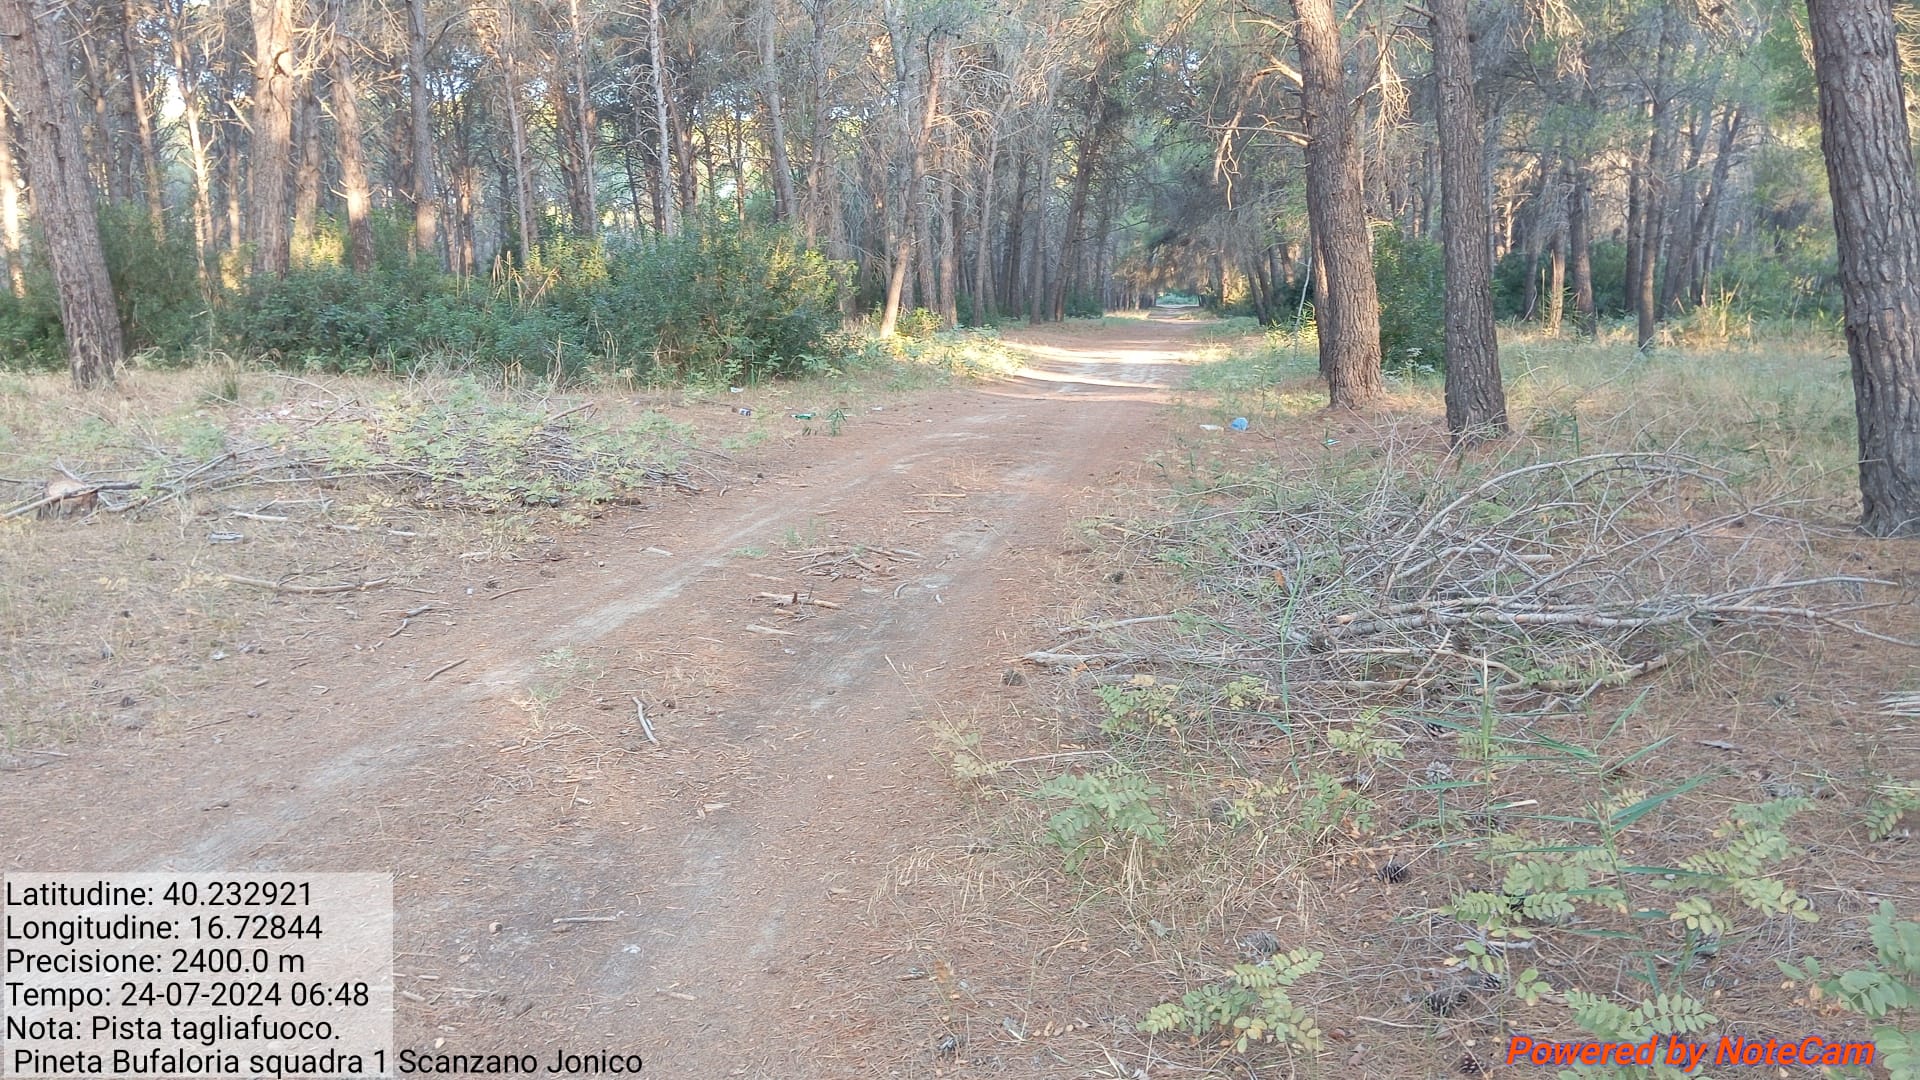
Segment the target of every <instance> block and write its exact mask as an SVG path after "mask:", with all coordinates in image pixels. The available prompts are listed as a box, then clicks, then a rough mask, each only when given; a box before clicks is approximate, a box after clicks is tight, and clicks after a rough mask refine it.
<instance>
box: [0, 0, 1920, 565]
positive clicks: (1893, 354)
mask: <svg viewBox="0 0 1920 1080" xmlns="http://www.w3.org/2000/svg"><path fill="white" fill-rule="evenodd" d="M15 2H17V0H15ZM1807 14H1808V23H1809V26H1810V29H1811V31H1812V36H1813V66H1814V77H1815V81H1816V82H1817V83H1818V85H1819V97H1820V149H1821V150H1822V151H1823V152H1824V153H1825V155H1826V159H1827V179H1828V189H1829V190H1830V191H1831V193H1832V196H1833V222H1834V231H1835V234H1836V236H1837V238H1838V240H1839V248H1840V288H1841V291H1842V292H1843V293H1844V294H1845V297H1846V321H1847V355H1848V357H1849V358H1850V359H1851V360H1852V364H1853V391H1854V412H1855V415H1856V416H1857V417H1858V420H1859V424H1860V503H1861V520H1860V524H1861V527H1862V528H1863V529H1865V530H1866V531H1867V532H1869V533H1872V534H1874V535H1876V536H1913V535H1920V192H1916V190H1915V183H1914V166H1913V143H1912V141H1911V136H1910V134H1909V131H1908V128H1907V106H1906V95H1905V87H1904V84H1903V83H1902V81H1901V72H1900V51H1899V45H1898V41H1897V38H1896V36H1895V31H1894V22H1893V10H1892V5H1891V3H1890V0H1808V3H1807Z"/></svg>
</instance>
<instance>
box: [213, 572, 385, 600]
mask: <svg viewBox="0 0 1920 1080" xmlns="http://www.w3.org/2000/svg"><path fill="white" fill-rule="evenodd" d="M220 576H221V577H222V578H223V579H225V580H227V581H231V582H233V583H234V584H236V585H252V586H253V587H255V588H258V589H272V590H273V591H274V592H284V593H299V594H301V595H303V596H319V595H324V594H327V593H347V592H365V591H366V590H368V589H377V588H379V587H380V586H382V585H385V584H386V583H387V582H389V581H391V580H392V579H391V578H375V579H373V580H372V581H362V582H360V583H358V584H353V583H349V582H343V583H341V584H339V585H296V584H293V583H291V582H287V581H269V580H267V579H266V578H257V577H242V576H241V575H239V574H221V575H220Z"/></svg>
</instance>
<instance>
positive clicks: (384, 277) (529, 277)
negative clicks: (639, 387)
mask: <svg viewBox="0 0 1920 1080" xmlns="http://www.w3.org/2000/svg"><path fill="white" fill-rule="evenodd" d="M845 278H846V273H845V270H844V268H843V267H841V266H840V265H838V264H835V263H832V262H830V261H828V260H827V259H825V258H824V257H822V256H821V255H819V254H818V253H816V252H812V251H805V250H802V249H801V248H800V246H799V244H798V243H797V241H796V239H795V238H794V236H793V235H792V234H791V233H790V232H789V231H787V230H785V229H779V228H772V227H765V226H753V225H746V226H742V225H738V224H736V223H733V222H728V221H713V220H707V221H701V222H698V223H695V224H694V226H693V227H691V228H689V229H688V231H686V232H685V233H682V234H681V235H679V236H676V237H669V238H655V239H651V240H648V241H645V242H639V243H634V244H631V245H623V246H610V245H602V244H599V243H595V242H591V241H585V240H580V239H577V238H566V237H562V238H559V239H556V240H553V241H550V242H548V243H545V244H542V245H541V246H540V248H539V250H537V251H536V252H535V253H534V257H533V258H532V259H530V260H528V262H527V264H526V265H524V266H521V267H518V268H515V269H513V270H510V271H506V272H503V273H500V274H498V275H497V276H496V277H495V278H494V280H492V281H490V282H486V283H475V282H466V281H462V280H460V279H457V278H454V277H451V276H449V275H445V274H441V273H439V272H438V271H437V270H432V269H428V268H426V267H425V266H423V265H422V264H418V263H415V264H407V263H398V262H383V264H382V265H381V266H380V268H379V269H377V270H375V271H374V272H372V273H369V274H355V273H353V272H352V271H350V270H346V269H344V268H341V267H338V266H316V267H312V268H309V269H303V270H296V271H294V272H292V273H289V274H288V275H287V276H286V277H284V278H281V279H279V280H276V281H265V282H256V283H255V284H254V285H253V287H252V288H251V289H250V290H249V292H248V293H247V294H246V296H244V297H243V298H241V299H240V300H239V301H238V302H236V303H235V304H234V305H233V309H232V311H231V312H230V313H229V318H228V320H227V324H228V325H227V331H228V333H229V335H230V337H231V340H232V342H233V344H234V345H235V346H236V347H238V348H240V349H242V350H244V351H248V352H253V353H259V354H262V355H265V356H268V357H272V358H276V359H278V360H280V361H281V362H293V363H299V364H305V365H319V366H325V367H332V368H340V369H358V368H363V367H368V366H373V367H382V368H395V369H399V370H411V369H414V368H417V367H420V366H423V365H433V364H443V365H449V366H455V367H467V366H474V365H480V366H500V367H504V366H509V365H518V366H519V368H520V369H521V370H523V371H524V372H526V373H528V374H533V375H546V374H559V375H571V374H575V373H577V372H578V370H580V369H581V368H584V367H586V366H588V365H599V366H602V367H604V368H607V369H609V370H618V371H625V372H629V373H631V374H633V375H638V376H644V377H658V378H672V379H685V378H697V379H709V380H713V381H722V380H726V381H740V380H742V379H746V378H750V377H754V376H759V375H767V374H781V373H787V372H791V371H795V370H799V369H800V368H802V367H805V366H807V365H808V364H809V363H812V362H816V361H817V360H818V359H819V357H820V355H821V354H824V353H826V352H827V351H829V350H828V346H827V336H828V334H829V333H831V332H832V331H833V330H834V329H835V328H836V327H837V326H838V325H839V322H840V298H841V296H842V294H843V292H844V290H845V288H846V281H845Z"/></svg>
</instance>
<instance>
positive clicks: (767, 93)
mask: <svg viewBox="0 0 1920 1080" xmlns="http://www.w3.org/2000/svg"><path fill="white" fill-rule="evenodd" d="M778 29H779V23H778V21H777V20H776V18H775V16H774V10H773V0H760V34H759V37H760V97H761V100H762V101H763V102H764V103H765V105H766V109H767V159H768V160H767V171H768V172H771V173H772V174H773V219H774V220H775V221H787V220H790V219H791V218H792V217H793V215H794V210H795V207H794V202H793V165H792V163H791V162H789V161H788V160H787V117H786V110H787V105H786V98H785V97H784V96H783V95H782V94H781V93H780V63H779V58H778V56H777V54H776V53H775V50H774V45H775V41H774V37H775V32H776V31H777V30H778Z"/></svg>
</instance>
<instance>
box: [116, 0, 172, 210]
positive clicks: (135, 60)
mask: <svg viewBox="0 0 1920 1080" xmlns="http://www.w3.org/2000/svg"><path fill="white" fill-rule="evenodd" d="M121 15H122V18H121V20H120V34H121V39H122V44H123V46H124V48H125V51H126V54H127V93H128V95H129V96H130V97H131V99H132V100H131V106H132V109H133V125H134V127H133V130H134V137H135V139H136V140H137V141H138V143H139V147H140V169H141V172H142V173H143V174H144V175H145V180H146V183H145V184H144V185H142V186H143V188H144V190H145V192H146V196H147V223H148V224H149V225H151V226H152V227H153V238H154V239H155V240H162V239H165V238H166V235H167V203H166V198H167V193H166V187H165V185H164V184H163V183H162V182H161V178H160V152H159V150H158V148H156V147H155V145H154V139H153V109H152V105H151V102H150V95H148V93H147V73H146V66H147V65H146V57H145V55H144V54H143V53H142V51H141V49H140V45H139V34H138V31H137V27H138V26H139V21H140V13H139V11H138V10H137V9H136V8H135V7H134V0H126V4H125V5H124V6H123V7H122V8H121Z"/></svg>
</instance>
